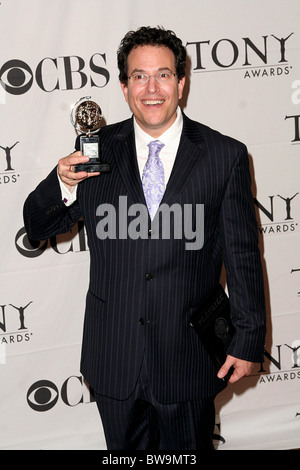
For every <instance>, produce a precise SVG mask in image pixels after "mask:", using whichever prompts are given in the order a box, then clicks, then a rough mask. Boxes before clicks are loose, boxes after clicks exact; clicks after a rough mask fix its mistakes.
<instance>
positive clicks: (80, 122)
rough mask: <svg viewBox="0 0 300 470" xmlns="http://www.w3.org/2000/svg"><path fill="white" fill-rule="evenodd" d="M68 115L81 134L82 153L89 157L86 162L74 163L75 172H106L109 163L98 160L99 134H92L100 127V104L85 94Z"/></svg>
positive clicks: (108, 169) (108, 168)
mask: <svg viewBox="0 0 300 470" xmlns="http://www.w3.org/2000/svg"><path fill="white" fill-rule="evenodd" d="M70 117H71V123H72V124H73V126H74V127H75V129H76V130H77V131H79V133H80V134H82V135H80V137H79V140H80V150H81V152H82V155H85V156H87V157H90V159H89V161H88V162H86V163H80V164H78V165H75V167H74V170H75V173H78V172H79V171H87V172H88V173H92V172H98V171H100V172H101V173H108V172H109V171H110V165H109V163H104V162H101V161H100V145H99V143H100V139H99V135H93V134H95V133H96V132H98V131H99V129H100V122H101V120H102V114H101V108H100V106H99V105H98V104H97V103H95V101H91V97H90V96H86V97H85V98H81V99H80V100H79V101H77V103H75V105H74V106H73V109H72V111H71V116H70Z"/></svg>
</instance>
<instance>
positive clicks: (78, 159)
mask: <svg viewBox="0 0 300 470" xmlns="http://www.w3.org/2000/svg"><path fill="white" fill-rule="evenodd" d="M88 161H89V157H85V156H83V155H82V153H81V152H74V153H71V155H68V156H67V157H64V158H61V159H60V160H59V162H58V176H59V177H60V179H61V181H62V182H63V183H64V185H65V186H66V187H67V188H68V190H69V191H70V190H71V189H72V188H73V187H74V186H76V185H77V184H78V183H80V182H81V181H83V180H84V179H86V178H89V177H90V176H98V175H99V174H100V173H99V172H95V173H87V172H86V171H80V172H79V173H75V171H74V165H77V164H78V163H85V162H88Z"/></svg>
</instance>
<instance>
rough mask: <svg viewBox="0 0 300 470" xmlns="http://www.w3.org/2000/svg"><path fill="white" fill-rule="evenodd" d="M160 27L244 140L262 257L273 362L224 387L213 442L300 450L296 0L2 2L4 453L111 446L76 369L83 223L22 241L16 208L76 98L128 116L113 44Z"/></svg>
mask: <svg viewBox="0 0 300 470" xmlns="http://www.w3.org/2000/svg"><path fill="white" fill-rule="evenodd" d="M141 25H151V26H156V25H163V26H164V27H165V28H169V29H173V30H174V31H175V32H176V34H177V35H178V36H179V37H181V38H182V40H183V43H184V44H185V45H186V46H187V51H188V54H189V58H190V64H191V67H190V73H189V83H188V87H187V93H186V97H185V100H184V103H183V106H184V110H185V112H186V114H187V115H188V116H189V117H191V118H193V119H196V120H198V121H201V122H203V123H205V124H207V125H209V126H211V127H214V128H217V129H218V130H220V131H221V132H223V133H226V134H229V135H231V136H233V137H235V138H237V139H239V140H242V141H243V142H245V143H246V144H247V146H248V149H249V158H250V166H251V171H252V174H253V196H254V198H255V203H256V208H257V220H258V226H259V230H260V244H261V251H262V255H263V260H264V270H265V282H266V288H265V289H266V298H267V306H268V335H267V343H266V361H265V363H264V364H263V366H259V365H258V366H257V368H256V370H255V371H254V373H253V375H252V376H250V377H249V378H246V379H243V380H242V381H241V382H240V383H239V384H236V385H234V386H229V387H228V388H227V390H226V391H224V392H222V393H221V394H220V395H219V396H218V398H217V411H218V419H217V421H218V423H217V426H216V444H217V445H218V448H219V449H220V450H223V449H224V450H227V449H228V450H231V449H263V450H264V449H289V448H295V447H299V446H300V400H299V396H300V394H299V384H300V380H299V379H300V348H299V346H300V331H299V324H300V309H299V302H300V299H299V294H300V292H299V291H300V257H299V241H300V235H299V222H300V194H299V192H300V187H299V174H300V172H299V169H300V164H299V162H300V156H299V143H300V120H299V118H300V60H299V59H300V55H299V52H300V41H299V39H300V2H299V0H289V1H285V0H263V1H262V0H252V1H251V2H249V1H248V0H226V1H222V0H201V1H199V0H187V1H185V2H182V1H178V0H152V2H148V1H147V2H146V1H144V0H138V1H136V0H127V1H122V0H109V1H107V0H98V1H96V0H52V1H51V2H46V0H27V1H26V2H24V1H22V0H3V1H1V3H0V44H1V58H0V79H1V84H2V86H0V111H1V126H0V193H1V224H0V233H1V246H0V260H1V268H0V269H1V271H0V280H1V282H0V289H1V290H0V377H1V383H0V416H1V420H0V448H1V449H105V440H104V436H103V432H102V428H101V422H100V419H99V417H98V411H97V409H96V406H95V403H94V402H93V399H92V398H91V396H90V393H89V390H88V388H87V386H86V385H85V383H84V381H83V379H82V377H81V374H80V372H79V358H80V348H81V335H82V323H83V313H84V304H85V293H86V289H87V283H88V270H89V252H88V246H87V241H86V237H85V232H84V227H83V225H80V224H79V225H77V226H76V227H75V228H74V230H73V231H72V232H71V233H70V234H68V235H67V236H59V237H56V238H55V239H52V240H48V241H47V242H44V243H41V244H40V245H38V246H32V245H30V244H29V242H28V239H27V237H26V233H25V230H24V224H23V218H22V208H23V203H24V200H25V199H26V197H27V195H28V194H29V192H30V191H32V189H34V187H35V186H36V185H37V184H38V182H39V181H40V180H41V179H43V178H44V177H45V176H46V175H47V174H48V173H49V172H50V170H51V169H52V168H53V167H54V166H55V165H56V163H57V161H58V159H59V158H61V157H63V156H65V155H67V154H69V153H70V152H71V151H73V148H74V139H75V131H74V129H73V127H72V125H71V123H70V118H69V115H70V110H71V106H72V104H73V103H74V102H76V101H77V100H78V99H79V98H81V97H83V96H89V95H91V96H92V97H93V98H94V99H95V100H96V101H98V102H99V104H100V105H101V108H102V111H103V114H104V118H105V122H106V123H108V124H109V123H113V122H115V121H119V120H122V119H125V118H127V117H129V115H130V113H129V110H128V107H127V104H126V103H125V101H124V99H123V96H122V93H121V90H120V87H119V83H118V70H117V65H116V50H117V47H118V45H119V42H120V40H121V38H122V37H123V36H124V34H125V33H126V32H127V31H128V30H129V29H136V28H137V27H139V26H141Z"/></svg>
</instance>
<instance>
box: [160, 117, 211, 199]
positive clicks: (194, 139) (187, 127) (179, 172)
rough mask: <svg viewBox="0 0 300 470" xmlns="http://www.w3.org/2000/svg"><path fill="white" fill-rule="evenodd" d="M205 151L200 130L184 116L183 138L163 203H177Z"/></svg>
mask: <svg viewBox="0 0 300 470" xmlns="http://www.w3.org/2000/svg"><path fill="white" fill-rule="evenodd" d="M203 151H204V145H203V138H202V136H201V134H200V132H199V128H198V127H197V126H196V125H195V123H193V121H191V120H190V119H188V118H187V117H186V116H185V115H184V114H183V130H182V136H181V139H180V143H179V147H178V151H177V155H176V158H175V162H174V166H173V170H172V172H171V175H170V179H169V182H168V184H167V187H166V191H165V194H164V197H163V199H162V203H165V204H169V205H171V204H173V203H174V202H175V201H176V199H177V198H178V196H179V194H180V193H181V191H182V190H183V188H184V187H185V185H186V184H188V180H189V176H190V175H191V174H192V173H193V170H194V168H195V165H196V163H197V161H199V158H201V156H202V155H203Z"/></svg>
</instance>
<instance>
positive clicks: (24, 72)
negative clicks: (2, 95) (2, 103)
mask: <svg viewBox="0 0 300 470" xmlns="http://www.w3.org/2000/svg"><path fill="white" fill-rule="evenodd" d="M0 80H1V82H2V83H3V85H4V88H5V90H6V91H7V92H8V93H11V94H12V95H22V94H23V93H26V92H27V91H28V90H29V89H30V88H31V85H32V83H33V73H32V70H31V68H30V67H29V66H28V65H27V64H26V63H25V62H23V61H22V60H17V59H13V60H9V61H8V62H6V63H5V64H4V65H3V67H2V68H1V70H0Z"/></svg>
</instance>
